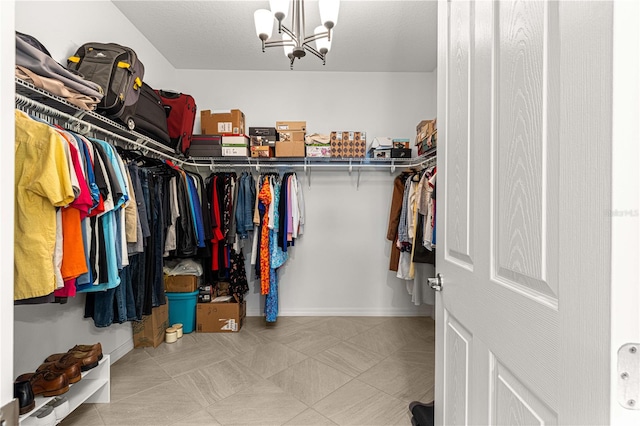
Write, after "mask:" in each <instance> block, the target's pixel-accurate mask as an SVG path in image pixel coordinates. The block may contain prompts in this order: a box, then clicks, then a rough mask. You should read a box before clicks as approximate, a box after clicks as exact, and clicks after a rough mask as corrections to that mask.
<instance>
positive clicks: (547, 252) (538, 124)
mask: <svg viewBox="0 0 640 426" xmlns="http://www.w3.org/2000/svg"><path fill="white" fill-rule="evenodd" d="M549 9H551V11H550V10H549ZM494 10H495V14H496V17H495V23H496V24H495V27H494V39H495V40H496V41H497V43H496V44H497V46H496V48H495V49H494V58H495V65H494V67H495V68H494V69H495V72H494V75H493V81H492V86H493V87H495V92H496V96H495V99H496V101H495V110H494V111H493V121H494V122H493V128H494V129H496V130H495V134H494V138H493V139H492V144H493V146H492V152H494V158H493V162H494V166H493V183H494V192H493V194H492V201H493V215H492V224H491V225H492V228H493V229H494V233H493V238H494V244H493V245H492V255H493V258H494V259H495V277H494V278H495V279H496V280H497V281H498V282H500V283H502V284H504V285H505V286H507V287H508V288H515V289H518V290H520V291H522V292H524V293H528V294H531V295H533V296H535V297H540V296H543V297H545V296H546V297H545V298H546V299H547V302H548V303H550V304H551V305H552V306H557V299H556V295H557V287H558V286H557V282H556V279H557V276H556V275H554V274H551V277H550V276H549V273H550V271H549V266H550V265H549V263H551V262H553V259H555V258H556V257H557V252H556V250H554V249H552V247H550V246H553V247H555V246H557V234H556V233H550V232H549V224H551V226H552V227H553V225H555V224H556V223H557V216H556V215H554V214H553V213H554V211H553V209H555V204H554V202H553V201H554V199H550V197H552V196H553V195H554V193H555V192H554V191H553V190H550V188H549V185H555V184H556V183H557V181H556V172H555V170H554V169H553V168H550V167H549V166H550V164H549V160H548V156H547V153H548V145H549V142H551V143H552V144H557V143H558V140H557V139H556V137H555V135H554V134H550V133H549V126H548V123H549V115H550V114H551V111H554V110H555V109H557V99H556V98H552V101H554V102H552V105H549V100H550V99H549V98H550V96H549V86H548V84H549V76H550V74H549V72H548V71H549V68H550V67H551V68H553V67H557V66H558V62H557V60H556V58H555V57H553V58H551V59H552V61H551V62H552V64H551V65H549V62H550V61H549V57H548V55H549V42H548V40H549V32H550V31H549V30H550V28H551V26H550V25H549V21H550V17H549V15H550V14H552V15H557V3H556V4H555V6H550V5H549V3H546V2H540V1H533V2H517V3H506V2H505V3H498V4H497V5H496V7H495V9H494ZM552 22H557V19H553V20H552ZM552 32H553V33H555V31H552ZM554 128H555V127H554ZM550 174H552V176H550ZM550 210H551V211H550ZM551 272H554V271H551Z"/></svg>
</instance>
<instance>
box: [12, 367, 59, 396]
mask: <svg viewBox="0 0 640 426" xmlns="http://www.w3.org/2000/svg"><path fill="white" fill-rule="evenodd" d="M23 380H29V381H30V382H31V389H32V390H33V395H35V396H38V395H43V396H58V395H62V394H63V393H65V392H67V391H68V390H69V380H67V377H66V376H65V375H64V374H61V373H53V372H51V371H46V370H45V371H40V372H38V373H26V374H21V375H20V376H18V378H17V379H16V381H23Z"/></svg>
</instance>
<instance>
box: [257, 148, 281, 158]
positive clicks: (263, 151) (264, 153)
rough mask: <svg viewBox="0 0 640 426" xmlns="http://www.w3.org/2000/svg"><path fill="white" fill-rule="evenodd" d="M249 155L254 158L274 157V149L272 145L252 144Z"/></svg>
mask: <svg viewBox="0 0 640 426" xmlns="http://www.w3.org/2000/svg"><path fill="white" fill-rule="evenodd" d="M251 156H252V157H254V158H261V157H275V156H276V150H275V148H274V147H272V146H252V147H251Z"/></svg>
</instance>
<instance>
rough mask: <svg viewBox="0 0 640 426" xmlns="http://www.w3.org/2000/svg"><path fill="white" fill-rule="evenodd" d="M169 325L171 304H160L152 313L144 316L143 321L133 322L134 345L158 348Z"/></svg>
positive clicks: (135, 346) (136, 346)
mask: <svg viewBox="0 0 640 426" xmlns="http://www.w3.org/2000/svg"><path fill="white" fill-rule="evenodd" d="M167 327H169V304H168V302H167V303H165V304H164V305H160V306H158V307H155V308H153V309H152V310H151V315H145V316H143V317H142V321H134V322H133V327H132V328H133V347H134V348H144V347H153V348H156V347H158V345H159V344H160V343H162V342H163V341H164V332H165V330H166V329H167Z"/></svg>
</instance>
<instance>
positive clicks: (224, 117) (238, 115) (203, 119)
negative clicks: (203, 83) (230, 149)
mask: <svg viewBox="0 0 640 426" xmlns="http://www.w3.org/2000/svg"><path fill="white" fill-rule="evenodd" d="M244 123H245V118H244V113H243V112H242V111H240V110H239V109H232V110H230V111H224V112H223V111H214V112H211V110H208V109H207V110H204V111H201V112H200V127H201V132H200V133H202V134H228V133H234V134H244V133H245V130H244Z"/></svg>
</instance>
